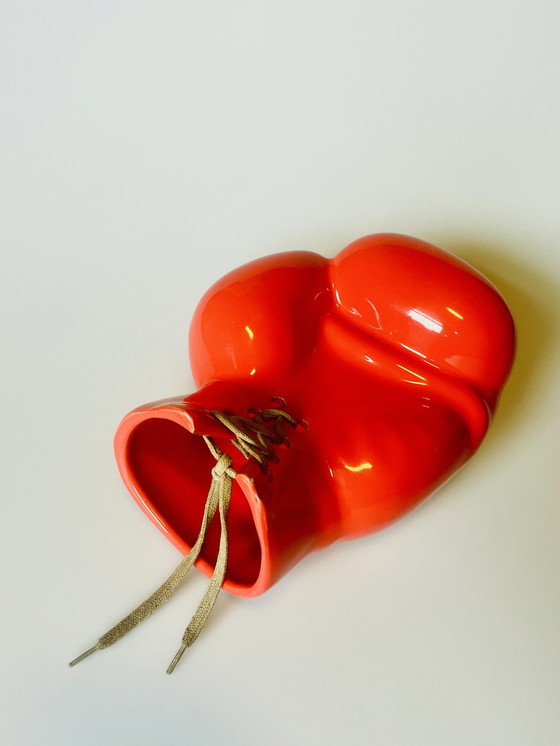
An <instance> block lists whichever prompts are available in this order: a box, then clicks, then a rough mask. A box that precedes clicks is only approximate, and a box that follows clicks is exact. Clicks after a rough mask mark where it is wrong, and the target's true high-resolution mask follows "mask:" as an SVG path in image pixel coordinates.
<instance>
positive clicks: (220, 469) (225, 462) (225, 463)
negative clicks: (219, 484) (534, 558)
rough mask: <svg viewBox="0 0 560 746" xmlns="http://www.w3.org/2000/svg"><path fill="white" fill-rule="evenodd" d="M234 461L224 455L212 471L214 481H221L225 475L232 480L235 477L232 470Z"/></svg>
mask: <svg viewBox="0 0 560 746" xmlns="http://www.w3.org/2000/svg"><path fill="white" fill-rule="evenodd" d="M232 463H233V462H232V459H231V457H230V456H228V455H227V453H222V455H221V456H220V457H219V459H218V460H217V461H216V464H215V466H214V468H213V469H212V479H215V480H220V479H221V478H222V477H223V475H224V474H227V475H228V477H231V478H232V479H233V478H234V477H235V471H234V470H233V469H232V468H231V465H232Z"/></svg>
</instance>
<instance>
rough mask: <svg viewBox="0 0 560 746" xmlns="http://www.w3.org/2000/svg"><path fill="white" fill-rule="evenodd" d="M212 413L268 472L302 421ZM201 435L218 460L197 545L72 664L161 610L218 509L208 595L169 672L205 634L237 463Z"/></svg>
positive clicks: (222, 564) (277, 415)
mask: <svg viewBox="0 0 560 746" xmlns="http://www.w3.org/2000/svg"><path fill="white" fill-rule="evenodd" d="M212 414H213V415H214V417H215V418H216V419H217V420H219V421H220V422H221V423H222V424H223V425H225V427H227V428H228V430H230V431H231V433H232V434H233V436H234V437H232V443H233V445H234V446H235V447H236V448H238V449H239V450H240V451H241V453H242V454H243V455H244V456H245V457H246V458H247V459H249V458H254V459H255V460H256V461H257V462H258V464H259V465H260V466H261V468H262V469H263V471H266V469H267V461H268V460H269V459H271V458H273V457H274V452H273V450H272V446H273V445H279V444H281V443H283V442H284V441H285V440H286V435H285V431H284V425H285V423H286V422H288V423H289V424H290V425H292V426H293V427H296V425H297V424H298V423H297V421H296V420H295V419H294V418H293V417H292V416H291V415H289V414H288V413H287V412H285V411H284V410H283V409H265V410H263V411H261V412H256V413H255V417H254V419H248V418H245V417H238V416H236V415H228V414H225V413H223V412H212ZM266 422H273V423H274V427H273V429H272V430H269V429H268V428H267V427H266V425H265V423H266ZM202 437H203V438H204V440H205V442H206V445H207V446H208V448H209V450H210V452H211V454H212V455H213V456H214V458H215V459H216V464H215V466H214V467H213V469H212V481H211V484H210V491H209V492H208V497H207V499H206V504H205V506H204V513H203V516H202V523H201V526H200V532H199V534H198V538H197V540H196V542H195V543H194V545H193V547H192V549H191V550H190V552H189V553H188V554H187V556H186V557H185V558H184V559H183V560H182V561H181V562H180V564H179V565H178V567H177V568H176V569H175V570H174V571H173V572H172V573H171V575H170V576H169V577H168V578H167V580H166V581H165V583H163V584H162V585H160V587H159V588H158V589H157V591H155V593H152V595H151V596H150V597H149V598H148V599H146V601H144V602H143V603H142V604H140V606H138V607H137V608H136V609H135V610H134V611H133V612H132V613H130V614H129V615H128V616H126V617H125V618H124V619H122V620H121V621H120V622H119V623H118V624H116V625H115V626H114V627H112V628H111V629H110V630H109V631H108V632H106V633H105V634H104V635H103V636H102V637H100V638H99V640H98V641H97V642H96V644H95V645H94V646H93V647H92V648H90V649H89V650H86V652H85V653H82V655H79V656H78V657H77V658H75V659H74V660H73V661H71V663H70V664H69V665H70V666H75V665H76V663H79V662H80V661H82V660H84V658H87V657H88V656H89V655H91V654H92V653H95V651H96V650H103V649H104V648H108V647H110V646H111V645H113V644H114V643H115V642H117V640H120V639H121V637H124V635H126V634H127V633H128V632H130V630H132V629H134V627H136V626H137V625H138V624H140V622H143V621H144V619H147V617H149V616H150V614H153V612H154V611H155V610H156V609H158V608H159V607H160V606H161V605H162V604H163V603H165V602H166V601H168V600H169V599H170V598H171V596H172V595H173V594H174V593H175V591H176V589H177V587H178V586H179V584H180V583H181V581H182V580H183V578H184V577H185V575H186V574H187V572H188V571H189V570H190V569H191V567H192V566H193V565H194V563H195V562H196V560H197V559H198V556H199V554H200V551H201V549H202V546H203V544H204V538H205V536H206V530H207V528H208V525H209V524H210V521H211V520H212V518H213V517H214V515H215V514H216V511H218V512H219V515H220V527H221V535H220V545H219V549H218V557H217V560H216V565H215V567H214V572H213V574H212V578H211V579H210V583H209V584H208V588H207V589H206V593H205V594H204V597H203V598H202V600H201V602H200V604H199V605H198V608H197V610H196V612H195V614H194V616H193V617H192V619H191V621H190V623H189V624H188V626H187V628H186V629H185V632H184V634H183V638H182V641H181V646H180V647H179V650H178V651H177V653H176V654H175V656H174V657H173V660H172V661H171V663H170V664H169V667H168V668H167V673H172V672H173V670H174V668H175V666H176V665H177V663H178V662H179V660H180V658H181V656H182V655H183V653H184V652H185V650H186V649H187V648H188V647H190V646H191V645H192V644H193V643H194V642H195V641H196V639H197V638H198V636H199V634H200V633H201V631H202V628H203V627H204V625H205V624H206V621H207V619H208V617H209V616H210V612H211V611H212V609H213V607H214V604H215V603H216V599H217V597H218V593H219V592H220V588H221V587H222V585H223V582H224V578H225V574H226V570H227V562H228V534H227V513H228V508H229V503H230V500H231V490H232V483H233V479H234V478H235V476H236V472H235V471H234V469H233V468H232V459H231V458H230V456H228V455H227V454H226V453H223V452H222V451H221V450H220V449H219V448H218V447H217V446H216V444H215V443H214V442H213V441H212V439H211V438H209V437H207V436H206V435H203V436H202Z"/></svg>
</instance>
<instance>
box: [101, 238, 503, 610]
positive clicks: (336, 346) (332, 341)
mask: <svg viewBox="0 0 560 746" xmlns="http://www.w3.org/2000/svg"><path fill="white" fill-rule="evenodd" d="M513 354H514V325H513V321H512V318H511V315H510V313H509V311H508V308H507V306H506V304H505V302H504V300H503V299H502V297H501V296H500V294H499V293H498V292H497V290H496V289H495V288H494V287H493V286H492V285H491V284H490V283H489V282H488V280H486V279H485V278H484V277H483V276H482V275H480V274H479V273H478V272H476V271H475V270H474V269H472V268H471V267H470V266H468V265H467V264H465V263H464V262H462V261H460V260H459V259H457V258H456V257H454V256H452V255H450V254H448V253H446V252H445V251H442V250H441V249H438V248H436V247H434V246H431V245H430V244H428V243H425V242H423V241H419V240H417V239H414V238H409V237H407V236H400V235H394V234H379V235H373V236H366V237H365V238H361V239H359V240H358V241H355V242H354V243H352V244H350V245H349V246H347V247H346V248H345V249H344V250H343V251H342V252H341V253H340V254H338V256H336V257H335V258H334V259H332V260H327V259H325V258H324V257H322V256H319V255H318V254H314V253H311V252H290V253H284V254H277V255H274V256H269V257H266V258H264V259H259V260H257V261H254V262H251V263H250V264H247V265H245V266H244V267H241V268H240V269H237V270H235V271H234V272H230V273H229V274H228V275H226V276H225V277H224V278H223V279H221V280H220V281H219V282H217V283H216V284H215V285H214V286H213V287H212V288H211V289H210V290H209V291H208V292H207V293H206V295H205V296H204V297H203V299H202V300H201V302H200V304H199V306H198V308H197V310H196V313H195V316H194V318H193V321H192V325H191V331H190V356H191V364H192V370H193V375H194V379H195V382H196V385H197V386H198V387H199V390H198V391H197V392H196V393H194V394H192V395H190V396H186V397H183V396H180V397H177V398H174V399H168V400H164V401H160V402H155V403H153V404H148V405H145V406H143V407H139V408H138V409H135V410H134V411H133V412H131V413H130V414H128V415H127V416H126V417H125V418H124V420H123V421H122V423H121V425H120V426H119V429H118V431H117V434H116V438H115V450H116V456H117V461H118V465H119V469H120V471H121V474H122V477H123V479H124V481H125V483H126V485H127V487H128V489H129V490H130V492H131V494H132V496H133V497H134V499H135V500H136V501H137V502H138V503H139V504H140V506H141V507H142V509H143V510H144V511H145V512H146V513H147V515H148V516H149V517H150V518H151V519H152V521H153V522H154V523H155V524H156V525H157V526H158V528H160V530H161V531H163V532H164V534H165V535H166V536H167V537H168V538H169V539H170V540H171V541H172V542H173V544H175V546H176V547H177V548H178V549H179V550H180V551H181V552H182V553H184V554H186V553H187V552H188V550H189V549H190V548H191V546H192V544H193V543H194V541H195V540H196V537H197V535H198V531H199V528H200V520H201V515H202V511H203V507H204V503H205V501H206V496H207V494H208V489H209V485H210V479H211V477H210V471H211V469H212V466H213V465H214V463H215V461H214V459H213V457H212V455H211V454H210V452H209V451H208V448H207V446H206V444H205V443H204V441H203V439H202V438H201V437H200V436H201V435H202V434H206V435H210V436H212V437H213V438H214V439H215V441H216V444H217V445H218V446H219V447H220V448H221V449H222V450H223V451H225V452H227V453H229V455H231V456H232V458H233V459H234V464H233V465H234V468H235V470H236V471H237V477H236V479H235V482H234V489H233V495H232V501H231V505H230V511H229V515H228V528H229V535H230V555H229V563H228V571H227V576H226V581H225V583H224V588H225V590H227V591H229V592H231V593H234V594H236V595H238V596H256V595H258V594H260V593H262V592H263V591H265V590H266V589H267V588H269V587H270V586H271V585H272V584H273V583H274V582H275V581H276V580H278V579H279V578H280V577H281V576H282V575H284V574H285V573H286V572H287V571H288V570H289V569H290V568H291V567H292V566H293V565H294V564H295V563H296V562H298V561H299V560H300V559H302V558H303V557H304V556H305V555H306V554H308V553H309V552H312V551H315V550H318V549H322V548H324V547H326V546H328V545H329V544H331V543H332V542H334V541H337V540H339V539H352V538H354V537H357V536H362V535H364V534H368V533H370V532H372V531H376V530H378V529H380V528H382V527H383V526H386V525H387V524H389V523H390V522H392V521H394V520H396V519H397V518H399V517H400V516H402V515H403V514H405V513H406V512H407V511H409V510H410V509H411V508H413V507H414V506H416V505H417V504H418V503H419V502H420V501H421V500H423V499H424V498H426V497H427V496H428V495H429V494H430V493H432V492H433V491H434V490H435V489H437V488H438V487H439V486H440V485H441V484H443V482H445V481H446V480H447V479H449V477H450V476H451V475H452V474H453V473H454V472H456V471H457V470H458V469H459V468H460V467H461V466H462V465H463V464H464V463H465V462H466V461H467V460H468V459H469V458H470V457H471V456H472V455H473V453H474V452H475V450H476V449H477V448H478V446H479V445H480V442H481V441H482V438H483V437H484V435H485V433H486V430H487V428H488V425H489V420H490V418H491V416H492V414H493V412H494V410H495V407H496V403H497V399H498V395H499V393H500V390H501V388H502V386H503V385H504V382H505V380H506V378H507V375H508V373H509V371H510V368H511V365H512V361H513ZM277 398H280V399H281V400H284V401H285V408H286V409H287V411H288V412H289V413H290V414H292V415H293V416H294V417H295V418H297V419H298V420H300V421H301V422H302V424H301V425H299V426H298V427H297V428H296V429H294V430H291V429H290V428H288V430H289V432H288V433H287V434H288V438H289V442H288V443H286V444H284V445H283V446H279V447H277V448H276V450H275V453H276V457H277V460H276V459H275V460H274V461H271V463H270V464H269V474H268V475H266V474H263V473H262V471H261V470H260V469H259V468H258V466H257V464H256V463H255V462H254V461H253V460H251V459H250V460H248V461H247V460H245V459H244V458H243V457H242V456H241V454H240V453H238V452H237V451H236V450H235V449H233V448H231V443H230V440H229V436H230V433H229V432H228V431H227V430H225V428H224V427H223V426H222V425H221V424H220V423H219V422H218V421H217V420H216V419H215V418H214V417H213V416H211V415H210V414H209V412H210V411H212V410H220V411H228V412H233V413H234V414H237V415H241V416H245V417H251V414H250V410H251V409H267V408H269V407H274V406H278V400H277ZM288 446H289V447H288ZM218 541H219V525H218V521H217V519H215V520H214V521H213V523H212V525H211V526H210V529H209V532H208V534H207V539H206V541H205V544H204V549H203V551H202V556H201V557H200V559H199V560H198V562H197V566H198V567H199V569H201V570H202V571H203V572H204V573H205V574H206V575H210V574H211V572H212V570H213V563H214V561H215V558H216V555H217V545H218Z"/></svg>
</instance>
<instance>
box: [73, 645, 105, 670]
mask: <svg viewBox="0 0 560 746" xmlns="http://www.w3.org/2000/svg"><path fill="white" fill-rule="evenodd" d="M96 650H99V646H98V643H95V645H94V646H93V647H92V648H90V649H89V650H86V652H85V653H82V654H81V655H79V656H78V657H77V658H74V660H73V661H70V663H69V664H68V665H69V666H70V668H72V666H75V665H76V663H80V661H83V660H84V658H87V657H88V656H90V655H92V654H93V653H95V651H96Z"/></svg>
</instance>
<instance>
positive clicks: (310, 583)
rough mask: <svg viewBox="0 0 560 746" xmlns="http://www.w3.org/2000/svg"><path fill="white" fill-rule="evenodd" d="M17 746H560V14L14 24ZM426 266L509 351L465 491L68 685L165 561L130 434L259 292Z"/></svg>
mask: <svg viewBox="0 0 560 746" xmlns="http://www.w3.org/2000/svg"><path fill="white" fill-rule="evenodd" d="M0 9H1V13H0V54H1V57H2V59H1V64H0V75H1V81H2V82H1V89H0V96H1V98H0V106H1V115H2V123H1V143H0V145H1V162H0V179H1V190H2V194H1V199H0V208H1V213H2V218H1V227H0V230H1V236H0V238H1V244H0V246H1V261H2V270H1V273H0V283H1V293H0V297H1V303H2V309H1V316H0V323H1V325H2V365H1V371H2V387H1V413H2V415H1V424H2V427H1V438H2V442H1V448H0V455H1V459H2V471H1V477H2V491H1V499H2V523H1V528H0V531H1V532H2V537H1V545H0V548H1V552H2V560H1V572H2V578H1V579H0V580H1V589H2V612H1V619H2V621H1V625H2V634H1V637H2V653H1V656H2V658H1V661H0V683H1V689H2V702H1V710H2V716H1V720H0V736H1V737H0V741H1V742H2V743H3V744H6V745H7V746H20V745H25V746H35V745H38V746H45V744H46V745H47V746H50V745H51V744H53V746H55V745H56V746H66V745H67V744H76V743H79V744H84V745H85V746H90V745H93V744H96V745H97V744H100V745H103V746H107V745H108V746H112V745H113V744H115V745H119V746H120V745H121V744H123V745H126V746H143V745H144V744H165V745H167V744H169V745H173V744H185V743H186V744H205V745H208V746H210V745H213V744H233V745H235V746H237V745H239V746H262V745H263V744H264V745H267V744H273V745H276V744H278V745H279V746H280V745H282V746H283V745H284V744H298V745H299V744H305V745H307V744H310V745H313V744H321V745H324V746H327V745H330V744H337V745H338V744H352V745H353V744H356V745H358V744H360V745H361V744H364V745H365V744H367V745H368V746H369V745H370V744H380V745H382V746H424V745H429V746H433V745H434V744H435V745H439V744H442V745H443V746H450V745H451V746H455V745H456V746H463V745H464V746H473V745H478V744H483V745H486V744H490V745H492V746H493V745H494V744H500V745H501V744H507V746H517V745H518V744H519V745H523V746H525V745H526V744H531V746H554V745H555V744H558V743H560V707H559V699H560V696H559V695H560V593H559V592H560V582H559V581H560V561H559V560H560V549H559V545H560V542H559V535H560V509H559V497H560V495H559V490H558V477H559V476H560V474H559V466H558V461H559V458H558V456H559V454H558V444H559V437H558V436H559V432H558V421H559V411H558V403H559V399H560V395H559V393H558V389H559V383H558V367H559V365H560V359H559V323H560V318H559V304H558V298H559V295H560V279H559V275H560V102H559V89H560V43H559V33H560V6H559V5H558V3H557V2H556V1H555V0H549V2H544V1H540V2H539V1H538V0H537V1H535V0H524V1H512V0H509V1H507V0H504V1H503V2H499V1H498V0H474V1H472V0H471V2H450V1H449V0H421V1H420V0H419V1H418V2H415V1H413V0H404V1H400V2H399V1H394V0H392V1H391V2H389V0H385V2H377V1H373V2H372V1H371V0H370V1H369V2H366V1H363V2H358V1H356V0H345V1H344V2H333V1H331V2H325V1H323V2H319V1H318V0H317V1H316V2H305V1H297V0H283V1H282V2H267V1H266V0H260V1H257V0H255V1H254V2H247V1H244V0H237V1H235V2H230V1H228V0H222V1H221V2H218V1H208V0H205V1H204V2H203V1H191V2H188V1H187V0H185V2H155V0H154V1H153V2H140V1H136V2H124V1H120V2H119V1H118V0H111V1H109V0H85V2H83V1H82V2H76V1H75V0H72V1H68V2H59V1H57V0H55V1H50V2H44V1H43V0H41V1H39V0H37V1H35V2H26V1H25V0H24V1H22V0H18V1H16V0H14V1H13V2H2V3H0ZM385 230H389V231H397V232H402V233H410V234H413V235H417V236H419V237H421V238H424V239H426V240H428V241H432V242H434V243H436V244H438V245H441V246H442V247H444V248H446V249H448V250H451V251H453V252H455V253H456V254H458V255H459V256H461V257H463V258H465V259H466V260H468V261H470V262H471V263H472V264H474V265H475V266H476V267H477V268H479V269H480V270H482V271H483V272H485V273H486V274H487V275H488V276H489V277H490V278H491V279H492V280H493V281H494V282H495V283H496V284H497V285H498V286H499V288H500V289H501V290H502V292H503V294H504V295H505V297H506V299H507V300H508V302H509V304H510V306H511V309H512V312H513V314H514V316H515V319H516V322H517V327H518V332H519V351H518V357H517V362H516V366H515V369H514V373H513V375H512V377H511V379H510V382H509V384H508V386H507V388H506V391H505V394H504V397H503V400H502V405H501V408H500V410H499V413H498V416H497V418H496V421H495V424H494V426H493V428H492V430H491V433H490V434H489V435H488V438H487V440H486V441H485V443H484V444H483V447H482V448H481V450H480V452H479V454H478V455H477V456H476V457H475V458H474V459H473V461H472V462H471V463H470V464H469V465H468V466H467V467H466V468H465V469H464V470H463V471H462V472H461V473H460V474H459V475H458V476H457V477H456V478H455V479H454V480H453V481H452V482H451V483H449V484H448V485H447V486H446V487H445V488H444V489H443V490H441V491H440V492H439V493H438V495H437V496H436V497H435V498H434V499H432V500H431V501H429V502H428V503H427V504H425V505H424V506H423V507H422V508H420V509H419V510H418V511H416V512H415V513H413V514H412V515H411V516H409V517H407V518H406V519H405V520H403V521H401V522H400V523H398V524H396V525H395V526H393V527H392V528H391V529H389V530H386V531H385V532H383V533H381V534H378V535H376V536H373V537H369V538H366V539H362V540H360V541H357V542H353V543H347V544H344V545H338V546H336V547H333V548H331V549H330V550H328V551H326V552H324V553H322V554H320V555H315V556H313V557H311V558H309V559H308V560H306V561H305V562H303V563H302V564H301V565H300V566H299V567H298V568H296V569H295V570H294V571H293V572H292V573H291V574H290V575H288V576H287V577H286V578H284V580H283V581H282V582H281V583H279V584H278V585H277V586H276V587H275V588H273V589H272V590H271V591H270V592H268V593H267V594H265V595H264V596H262V597H261V598H258V599H254V600H240V599H234V598H232V597H229V596H227V594H222V596H221V598H220V600H219V603H218V608H217V609H216V613H215V615H214V617H213V618H212V620H211V622H210V623H209V625H208V628H207V629H206V630H205V631H204V633H203V636H201V638H200V640H199V642H198V643H197V645H196V646H195V647H194V648H193V649H192V650H190V651H189V652H188V654H187V655H186V657H185V658H184V659H183V661H182V663H181V665H180V666H179V667H178V668H177V670H176V672H175V674H174V675H173V676H171V677H169V676H166V675H165V673H164V671H165V667H166V666H167V663H168V661H169V658H170V656H171V655H172V654H173V652H174V651H175V649H176V647H177V644H178V641H179V639H180V635H181V634H182V630H183V627H184V625H185V624H186V622H187V621H188V619H189V618H190V614H191V613H192V611H193V609H194V607H195V605H196V603H197V602H198V600H199V598H200V596H201V594H202V592H203V589H204V588H205V581H204V580H203V578H202V577H201V576H200V575H198V573H195V576H194V577H192V578H190V579H189V582H188V583H186V585H185V588H184V589H182V590H181V591H180V593H178V596H177V598H175V599H174V600H173V601H172V602H171V603H170V604H168V605H167V606H166V607H165V608H163V609H162V610H161V611H160V612H159V613H158V614H157V615H156V616H155V617H154V618H153V619H151V620H150V621H149V622H147V623H146V624H145V625H143V627H141V628H140V629H138V630H136V631H135V632H134V633H132V634H131V635H130V636H129V637H128V638H127V639H126V640H123V641H122V642H120V643H119V644H118V645H116V646H115V647H114V648H112V649H111V650H108V651H104V652H101V653H97V654H96V655H95V656H94V657H92V658H90V659H88V660H87V661H86V662H84V663H82V664H81V665H80V666H78V667H77V668H75V669H72V670H70V669H69V668H68V667H67V662H68V660H70V659H71V658H73V657H74V656H75V655H77V654H78V653H80V652H82V650H84V649H85V648H87V647H89V646H90V645H92V644H93V643H94V642H95V640H96V639H97V637H98V636H99V635H100V634H102V633H103V632H105V631H106V629H107V628H108V627H109V626H110V625H111V624H113V623H114V622H116V621H117V620H118V619H119V618H120V617H121V616H122V614H124V613H126V612H128V611H129V610H130V609H131V608H132V607H133V606H134V605H135V604H136V603H137V602H139V601H140V600H142V599H143V598H144V597H145V596H146V595H147V594H148V593H149V592H150V591H151V590H152V589H153V588H154V587H155V586H156V585H157V584H158V583H159V582H160V581H161V580H163V578H165V577H166V575H167V573H168V572H169V571H170V570H171V568H173V567H174V566H175V563H176V561H177V558H178V555H177V552H176V551H175V550H174V549H173V548H172V546H171V545H170V544H168V543H167V542H166V540H165V539H164V538H163V537H162V536H161V535H160V534H159V532H158V531H157V530H156V529H155V528H154V527H153V526H152V525H151V524H150V523H149V522H148V521H147V520H146V518H145V517H144V516H143V515H142V513H141V512H140V511H139V510H138V508H137V507H136V506H135V505H134V503H133V501H132V500H131V499H130V498H129V496H128V494H127V493H126V491H125V489H124V487H123V486H122V485H121V483H120V479H119V477H118V474H117V471H116V467H115V464H114V460H113V453H112V436H113V433H114V431H115V428H116V426H117V424H118V422H119V420H120V418H121V416H122V415H123V414H124V413H125V412H127V411H128V410H130V409H132V408H133V407H135V406H136V405H139V404H141V403H144V402H146V401H151V400H154V399H158V398H160V397H165V396H170V395H173V394H178V393H188V392H189V391H191V390H192V381H191V379H190V373H189V368H188V358H187V351H186V335H187V328H188V322H189V320H190V318H191V316H192V313H193V309H194V307H195V304H196V302H197V301H198V299H199V298H200V296H201V295H202V293H203V292H204V291H205V290H206V289H207V287H209V285H210V284H211V283H212V282H213V281H214V280H216V279H217V278H218V277H220V276H221V275H223V274H224V273H225V272H226V271H228V270H230V269H232V268H234V267H236V266H238V265H239V264H241V263H243V262H245V261H248V260H251V259H254V258H257V257H259V256H262V255H265V254H270V253H273V252H277V251H283V250H294V249H309V250H313V251H318V252H320V253H323V254H324V255H326V256H333V255H334V254H335V253H337V252H338V251H339V250H340V249H341V248H342V247H343V246H344V245H345V244H347V243H349V242H350V241H351V240H353V239H354V238H357V237H358V236H360V235H363V234H366V233H372V232H377V231H385Z"/></svg>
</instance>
